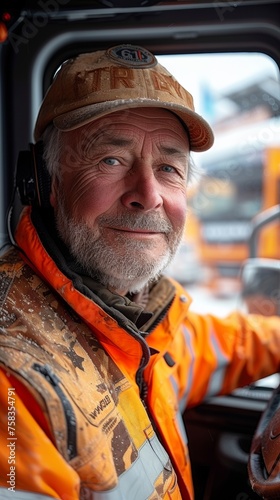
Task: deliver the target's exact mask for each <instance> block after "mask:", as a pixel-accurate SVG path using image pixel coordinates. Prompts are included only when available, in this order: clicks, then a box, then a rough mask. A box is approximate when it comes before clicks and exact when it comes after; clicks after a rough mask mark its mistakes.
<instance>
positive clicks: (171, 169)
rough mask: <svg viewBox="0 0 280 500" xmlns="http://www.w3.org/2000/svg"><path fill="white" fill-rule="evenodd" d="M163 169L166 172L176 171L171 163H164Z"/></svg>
mask: <svg viewBox="0 0 280 500" xmlns="http://www.w3.org/2000/svg"><path fill="white" fill-rule="evenodd" d="M162 170H163V171H164V172H175V168H174V167H171V166H170V165H163V166H162Z"/></svg>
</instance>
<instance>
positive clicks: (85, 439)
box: [0, 209, 280, 500]
mask: <svg viewBox="0 0 280 500" xmlns="http://www.w3.org/2000/svg"><path fill="white" fill-rule="evenodd" d="M17 242H18V244H19V246H20V247H21V248H22V249H23V250H24V252H25V255H26V256H27V257H25V259H26V258H27V259H28V258H29V259H30V261H31V264H30V263H29V264H30V265H31V266H32V268H33V270H32V269H31V267H29V266H28V265H26V264H25V263H24V262H23V260H22V259H20V258H19V257H18V255H17V252H16V251H15V250H12V251H11V252H10V253H9V254H7V256H6V257H5V258H3V260H2V265H1V273H2V274H1V301H2V303H1V331H0V333H1V335H0V342H1V345H0V361H1V365H2V371H1V372H0V374H1V382H2V385H1V387H3V388H4V390H3V391H2V390H1V395H0V398H1V401H0V430H1V434H0V438H1V449H0V471H1V472H0V484H1V486H2V487H6V488H9V485H10V487H11V488H12V487H13V482H12V481H13V477H14V476H16V488H17V489H18V490H27V491H28V490H29V491H32V492H38V493H41V494H45V495H49V496H51V497H54V498H61V499H63V500H77V499H78V498H87V499H92V500H96V499H98V500H119V499H124V500H126V499H127V500H128V499H129V500H130V498H134V499H135V500H144V499H152V500H155V499H180V498H183V499H184V500H187V499H188V498H189V499H191V498H193V489H192V480H191V468H190V462H189V456H188V448H187V439H186V434H185V430H184V427H183V424H182V417H181V412H182V411H183V410H184V409H185V408H186V407H187V406H192V405H194V404H198V403H200V402H201V401H203V399H205V398H206V397H208V396H211V395H214V394H219V393H226V392H229V391H231V390H232V389H233V388H235V387H237V386H238V385H244V384H247V383H249V382H251V381H252V380H253V379H257V378H260V377H262V376H265V375H268V374H270V373H272V372H273V371H276V370H277V369H278V368H279V353H280V349H279V348H280V331H279V330H280V322H279V319H278V318H272V319H261V318H259V317H251V318H250V319H249V318H248V319H245V318H244V317H243V316H241V315H240V314H233V315H231V316H230V317H229V318H227V319H224V320H222V319H218V318H215V317H211V316H204V317H203V316H200V315H197V314H194V313H191V312H189V311H188V307H189V304H190V299H189V297H188V295H187V294H186V292H185V290H184V289H183V288H181V287H180V286H179V285H178V284H175V283H174V285H175V286H176V295H175V298H174V301H173V303H172V306H171V308H170V310H169V312H168V314H167V316H166V317H165V318H164V319H163V321H162V322H161V323H160V324H159V325H158V326H157V327H156V328H155V330H154V331H153V332H152V333H150V334H149V335H148V336H147V338H146V340H144V339H143V338H142V337H141V335H140V334H139V332H138V331H137V329H136V328H135V330H133V329H131V327H127V328H125V327H124V325H125V321H124V322H122V326H120V324H119V322H118V321H117V320H116V318H114V317H113V316H110V315H108V314H107V313H106V312H105V311H104V310H103V309H102V308H101V307H100V306H98V305H97V304H95V303H94V302H93V301H92V300H90V299H89V298H87V297H86V296H85V295H83V294H82V293H81V292H79V291H78V290H77V289H75V288H74V286H73V283H72V282H71V280H69V278H67V277H66V276H65V275H64V274H63V273H62V272H61V271H60V269H58V267H57V265H56V264H55V262H54V261H53V260H52V259H51V258H50V256H49V255H48V254H47V252H46V250H45V249H44V247H43V246H42V244H41V242H40V239H39V238H38V235H37V233H36V231H35V229H34V227H33V225H32V221H31V219H30V214H29V209H27V210H25V211H24V214H23V216H22V219H21V222H20V225H19V228H18V231H17ZM148 346H149V347H150V348H153V349H152V351H151V353H152V354H151V353H150V350H149V347H148ZM142 378H144V380H145V383H146V385H147V387H148V392H147V398H146V405H147V409H145V406H144V405H143V403H142V402H141V398H140V389H139V387H140V385H141V380H142ZM9 391H10V392H9ZM9 394H10V396H9ZM13 394H14V396H13ZM14 407H16V412H14V411H13V408H14ZM8 408H10V417H11V420H10V422H13V421H15V424H11V425H10V426H9V428H10V432H13V427H15V431H14V432H15V434H14V435H13V434H11V435H10V434H8V427H7V411H8ZM13 417H14V420H13ZM152 422H155V426H156V429H157V433H160V434H159V437H158V436H157V433H156V432H155V430H154V428H153V425H152ZM7 443H13V444H14V450H12V446H10V447H8V446H7ZM11 450H12V451H13V453H16V458H14V455H13V453H12V454H11V453H10V451H11ZM9 460H10V462H11V463H9ZM13 460H14V461H15V464H13ZM13 466H15V470H13V469H11V467H13ZM174 469H175V471H176V474H175V472H174ZM9 474H10V475H9ZM9 479H10V482H9Z"/></svg>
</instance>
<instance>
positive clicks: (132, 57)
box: [107, 45, 157, 68]
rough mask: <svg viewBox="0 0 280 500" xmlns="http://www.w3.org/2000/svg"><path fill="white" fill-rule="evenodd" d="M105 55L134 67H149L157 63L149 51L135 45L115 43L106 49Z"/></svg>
mask: <svg viewBox="0 0 280 500" xmlns="http://www.w3.org/2000/svg"><path fill="white" fill-rule="evenodd" d="M107 55H108V57H110V58H111V59H114V60H115V61H117V62H118V63H120V64H124V65H126V66H134V67H135V68H151V67H152V66H155V64H156V63H157V61H156V58H155V56H154V55H153V54H151V52H149V51H148V50H147V49H144V48H143V47H139V46H137V45H116V46H115V47H111V48H110V49H108V50H107Z"/></svg>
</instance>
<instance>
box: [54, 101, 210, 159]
mask: <svg viewBox="0 0 280 500" xmlns="http://www.w3.org/2000/svg"><path fill="white" fill-rule="evenodd" d="M139 107H145V108H148V107H149V108H150V107H153V108H164V109H167V110H169V111H171V112H173V113H174V114H175V115H177V116H178V117H179V118H180V120H181V121H182V122H183V123H184V125H185V126H186V127H187V130H188V134H189V138H190V149H191V150H192V151H195V152H201V151H207V150H208V149H209V148H211V146H212V145H213V142H214V134H213V131H212V129H211V127H210V125H209V124H208V123H207V122H206V120H204V118H202V117H201V116H200V115H199V114H197V113H195V111H192V110H190V109H189V108H185V107H184V106H180V105H178V104H173V103H170V102H162V101H156V100H154V99H146V98H138V99H133V100H131V99H128V100H125V99H119V100H115V101H107V102H101V103H96V104H89V105H88V106H84V107H82V108H79V109H75V110H72V111H69V112H67V113H64V114H62V115H60V116H57V117H56V118H54V120H53V123H54V125H55V127H56V128H58V129H59V130H63V131H70V130H75V129H77V128H79V127H82V126H83V125H86V124H87V123H90V122H92V121H95V120H97V119H98V118H101V117H102V116H106V115H108V114H111V113H114V112H116V111H120V110H125V109H130V108H139Z"/></svg>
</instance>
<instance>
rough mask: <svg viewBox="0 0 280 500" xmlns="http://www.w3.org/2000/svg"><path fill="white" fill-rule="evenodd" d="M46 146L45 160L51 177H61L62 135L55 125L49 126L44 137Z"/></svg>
mask: <svg viewBox="0 0 280 500" xmlns="http://www.w3.org/2000/svg"><path fill="white" fill-rule="evenodd" d="M42 140H43V144H44V152H43V160H44V162H45V164H46V167H47V170H48V172H49V174H50V176H56V177H58V178H59V177H60V155H61V150H62V147H63V138H62V133H61V132H60V130H58V129H57V128H56V127H54V125H52V124H51V125H49V126H48V127H47V128H46V130H45V131H44V133H43V136H42Z"/></svg>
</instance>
